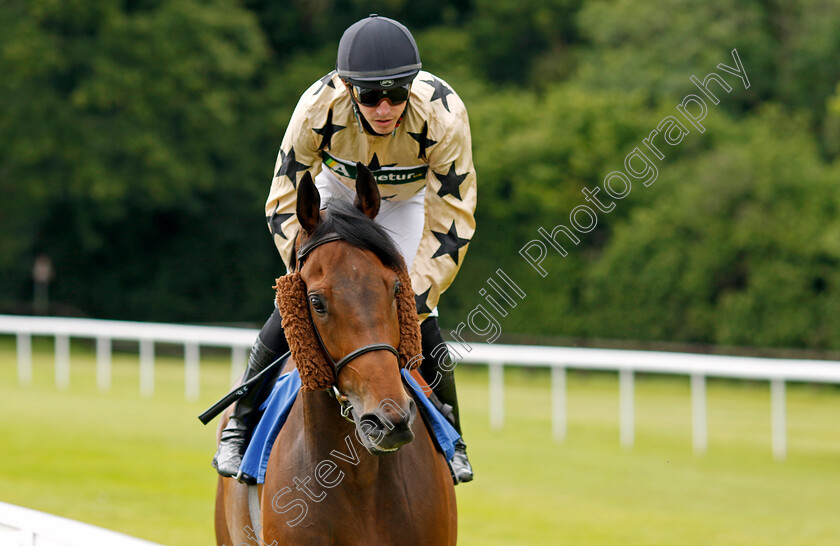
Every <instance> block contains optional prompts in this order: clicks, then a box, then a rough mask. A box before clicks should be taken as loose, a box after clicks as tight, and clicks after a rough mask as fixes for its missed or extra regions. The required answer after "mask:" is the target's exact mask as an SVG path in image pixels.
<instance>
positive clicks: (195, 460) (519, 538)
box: [0, 338, 840, 546]
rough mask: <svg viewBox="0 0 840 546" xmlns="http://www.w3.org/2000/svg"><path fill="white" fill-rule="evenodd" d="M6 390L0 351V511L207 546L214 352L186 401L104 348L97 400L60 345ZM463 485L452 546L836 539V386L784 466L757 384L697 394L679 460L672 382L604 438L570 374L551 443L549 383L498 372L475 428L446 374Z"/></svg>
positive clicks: (85, 373) (87, 352)
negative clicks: (67, 379) (499, 410)
mask: <svg viewBox="0 0 840 546" xmlns="http://www.w3.org/2000/svg"><path fill="white" fill-rule="evenodd" d="M33 360H34V378H33V382H32V384H30V385H27V386H20V385H18V381H17V375H16V364H15V362H16V361H15V353H14V342H13V340H11V339H10V338H0V438H2V442H1V443H0V450H1V451H0V500H2V501H4V502H10V503H13V504H19V505H22V506H27V507H30V508H34V509H37V510H43V511H46V512H50V513H54V514H58V515H62V516H65V517H70V518H73V519H78V520H82V521H86V522H89V523H93V524H95V525H100V526H103V527H107V528H110V529H114V530H117V531H120V532H124V533H128V534H132V535H136V536H139V537H142V538H146V539H149V540H153V541H156V542H160V543H162V544H167V545H189V546H193V545H196V544H214V543H215V542H214V539H213V530H212V529H213V526H212V511H213V508H212V507H213V495H214V491H215V474H214V472H213V470H212V468H210V465H209V461H210V458H211V457H212V454H213V451H214V445H213V437H214V434H213V431H214V429H213V428H212V427H202V426H201V425H200V423H199V422H198V420H197V419H196V417H195V416H196V415H197V414H198V413H200V412H201V411H202V410H203V409H205V408H206V407H207V406H208V405H209V404H210V403H212V402H213V401H215V399H216V398H217V397H218V396H220V395H221V394H222V393H223V392H225V391H226V389H227V386H228V381H229V375H230V373H229V366H230V360H229V357H228V356H225V355H217V356H207V355H204V356H203V357H202V369H201V396H200V398H199V400H198V401H196V402H187V401H185V399H184V380H183V375H184V374H183V361H182V360H181V358H180V357H179V356H177V355H173V356H158V358H157V360H156V368H155V389H156V390H155V394H154V396H153V397H152V398H143V397H141V396H140V394H139V386H138V383H139V372H138V359H137V356H136V354H131V353H119V352H116V353H114V357H113V378H112V387H111V390H110V391H109V392H107V393H101V392H99V391H98V390H97V389H96V386H95V384H96V379H95V359H94V356H93V354H92V351H91V348H90V347H89V346H88V345H87V344H83V343H74V344H73V353H72V364H71V385H70V387H69V388H68V389H67V390H64V391H59V390H57V389H56V387H55V385H54V379H53V377H54V376H53V368H52V367H53V357H52V344H51V342H49V341H47V340H36V343H35V347H34V354H33ZM456 374H457V377H458V385H459V389H460V397H461V408H462V415H463V416H462V420H463V422H464V428H465V431H466V438H467V440H468V442H469V448H470V458H471V460H472V461H473V463H474V466H475V468H476V472H477V479H476V481H474V482H473V483H470V484H465V485H461V486H458V487H457V488H456V491H457V494H458V504H459V539H460V540H459V542H460V543H461V544H467V545H469V544H481V545H485V544H488V545H489V544H551V543H564V544H595V545H598V544H661V545H674V544H680V545H689V544H703V545H705V544H743V545H755V544H767V545H771V544H779V545H790V544H803V545H804V544H807V545H816V544H837V543H838V542H840V518H838V517H837V514H838V513H840V492H838V486H840V427H838V425H837V423H838V422H840V390H838V389H837V388H835V387H827V386H810V385H792V386H789V389H788V393H787V408H788V414H787V421H788V458H787V460H785V461H783V462H779V461H774V460H773V458H772V455H771V449H770V397H769V389H768V386H767V385H766V384H765V383H760V382H759V383H756V382H734V381H711V382H710V383H709V385H708V387H707V391H708V403H707V404H708V422H709V442H708V443H709V448H708V452H707V453H706V454H705V455H703V456H696V455H694V454H693V453H692V449H691V426H690V425H691V415H690V411H691V408H690V395H689V384H688V379H687V378H676V377H641V378H639V379H638V380H637V381H636V408H635V412H636V442H635V447H634V448H633V449H623V448H621V447H620V446H619V440H618V384H617V379H616V376H615V375H614V374H606V373H582V372H578V373H571V374H570V375H569V378H568V416H569V425H568V439H567V440H566V441H565V442H563V443H556V442H554V441H552V440H551V421H550V407H551V406H550V402H551V400H550V384H549V375H548V373H547V372H545V371H542V370H512V369H510V368H508V369H507V370H506V373H505V387H506V391H505V393H506V396H505V425H504V428H503V429H502V430H493V429H491V428H490V426H489V419H488V390H487V373H486V370H484V369H482V368H480V367H466V366H462V367H460V368H459V369H458V371H457V372H456Z"/></svg>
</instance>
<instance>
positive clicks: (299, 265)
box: [293, 231, 400, 423]
mask: <svg viewBox="0 0 840 546" xmlns="http://www.w3.org/2000/svg"><path fill="white" fill-rule="evenodd" d="M342 240H344V239H342V237H341V235H339V234H338V233H336V232H334V231H332V232H328V233H325V234H323V235H321V236H319V237H317V238H314V239H309V240H307V241H306V242H305V243H304V244H302V245H300V248H299V249H298V250H297V253H296V254H295V256H296V258H297V260H296V261H295V263H294V264H293V266H294V267H295V269H296V270H297V271H298V272H300V271H301V270H302V269H303V262H304V261H305V260H306V257H307V256H308V255H309V253H310V252H312V251H313V250H314V249H316V248H317V247H319V246H321V245H323V244H326V243H332V242H335V241H342ZM309 321H310V323H311V324H312V329H313V330H314V331H315V337H316V338H317V339H318V345H320V347H321V352H323V353H324V356H325V357H326V358H327V360H328V361H329V363H330V364H332V367H333V371H334V377H335V379H334V381H333V384H332V389H331V390H330V391H329V392H330V394H331V395H332V396H334V397H335V399H336V400H337V401H338V403H339V405H340V406H341V415H342V417H344V418H345V419H347V420H348V421H350V422H351V423H352V422H354V421H353V418H352V416H351V415H350V412H351V410H352V409H353V406H352V405H351V404H350V400H349V399H348V398H347V396H345V395H343V394H341V391H339V390H338V374H339V372H340V371H341V368H343V367H344V366H346V365H347V364H349V363H350V362H351V361H352V360H354V359H356V358H358V357H360V356H362V355H363V354H367V353H370V352H373V351H389V352H391V353H393V354H394V355H396V357H397V363H398V364H399V362H400V353H399V351H398V350H397V349H396V348H394V347H393V346H392V345H390V344H388V343H371V344H370V345H364V346H362V347H359V348H358V349H355V350H353V351H350V352H349V353H347V354H346V355H344V356H343V357H341V358H340V359H339V360H338V362H336V361H335V360H333V357H332V356H331V355H330V352H329V351H328V350H327V346H326V345H325V344H324V340H323V339H322V338H321V333H320V332H319V331H318V326H316V325H315V321H314V320H312V312H311V311H310V314H309Z"/></svg>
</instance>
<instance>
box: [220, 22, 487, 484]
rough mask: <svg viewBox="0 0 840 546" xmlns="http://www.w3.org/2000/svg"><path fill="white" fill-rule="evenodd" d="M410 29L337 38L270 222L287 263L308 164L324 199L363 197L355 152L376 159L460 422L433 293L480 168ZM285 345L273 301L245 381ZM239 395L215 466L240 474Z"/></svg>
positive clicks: (453, 249)
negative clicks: (423, 63) (357, 191)
mask: <svg viewBox="0 0 840 546" xmlns="http://www.w3.org/2000/svg"><path fill="white" fill-rule="evenodd" d="M420 68H421V63H420V54H419V52H418V50H417V45H416V44H415V42H414V38H413V37H412V35H411V33H410V32H409V31H408V29H407V28H406V27H404V26H403V25H402V24H400V23H398V22H397V21H394V20H392V19H388V18H386V17H380V16H378V15H371V16H369V17H367V18H365V19H362V20H361V21H358V22H357V23H355V24H353V25H352V26H350V27H349V28H348V29H347V30H346V31H345V32H344V35H343V36H342V37H341V41H340V42H339V45H338V59H337V63H336V70H334V71H333V72H330V73H329V74H327V75H326V76H324V77H323V78H321V79H320V80H319V81H317V82H315V83H314V84H313V85H312V86H311V87H310V88H309V89H307V90H306V91H305V92H304V93H303V95H302V96H301V98H300V101H299V102H298V104H297V107H296V108H295V111H294V113H293V114H292V119H291V121H290V123H289V126H288V128H287V130H286V135H285V137H284V138H283V142H282V144H281V147H280V153H279V155H278V158H277V163H276V166H275V169H274V179H273V180H272V183H271V191H270V193H269V196H268V201H267V202H266V209H265V210H266V221H267V223H268V228H269V230H270V232H271V235H272V238H273V240H274V243H275V245H276V246H277V249H278V251H279V252H280V256H281V257H282V258H283V260H284V262H285V264H286V267H287V269H288V268H289V263H290V259H291V254H292V250H293V246H294V239H295V234H296V233H297V231H298V228H299V225H298V221H297V217H296V215H295V203H296V191H297V190H296V189H297V183H298V181H299V180H300V179H301V176H302V175H303V174H304V173H305V172H307V171H310V172H311V173H312V175H313V176H314V180H315V185H316V186H317V188H318V190H319V192H320V194H321V202H322V203H324V202H326V201H327V200H328V199H348V200H353V198H354V197H355V176H356V162H359V161H360V162H362V163H364V164H366V165H368V167H369V168H370V170H371V171H372V172H373V175H374V177H375V178H376V180H377V183H378V185H379V192H380V194H381V196H382V203H381V207H380V211H379V214H378V215H377V216H376V219H375V221H376V222H377V223H379V224H380V225H382V226H383V227H385V228H386V229H387V230H388V231H389V233H390V234H391V235H392V238H393V239H394V242H395V243H396V244H397V247H398V248H399V250H400V252H401V253H402V256H403V258H404V260H405V262H406V265H407V266H408V268H409V273H410V276H411V282H412V285H413V287H414V291H415V301H416V303H417V313H418V315H419V317H420V320H421V325H420V330H421V333H422V348H423V362H422V364H421V366H420V372H421V375H422V376H423V378H424V379H425V380H426V381H427V382H428V383H429V385H430V386H431V387H432V390H433V392H434V394H435V395H436V396H437V398H438V400H440V402H442V403H443V404H446V405H449V406H451V408H452V414H453V415H452V416H453V420H454V426H455V428H456V430H457V431H458V433H459V434H460V433H461V424H460V420H459V413H458V397H457V394H456V390H455V380H454V375H453V373H452V367H453V366H452V362H451V360H450V355H449V353H448V351H447V350H445V347H446V346H445V345H443V337H442V336H441V332H440V326H439V325H438V320H437V307H436V306H437V302H438V300H439V298H440V296H441V294H443V292H444V291H445V290H446V289H447V288H448V287H449V285H450V284H452V281H453V280H454V279H455V275H456V274H457V273H458V270H459V268H460V267H461V264H462V263H463V260H464V255H465V254H466V251H467V246H468V243H469V241H470V239H471V238H472V236H473V233H474V231H475V218H474V212H475V205H476V177H475V169H474V167H473V162H472V145H471V139H470V128H469V122H468V119H467V112H466V109H465V108H464V104H463V103H462V102H461V99H460V98H458V95H456V94H455V92H454V91H453V90H452V88H451V87H449V85H448V84H447V83H446V82H444V81H443V80H441V79H440V78H437V77H435V76H433V75H432V74H430V73H428V72H424V71H421V70H420ZM287 350H288V345H287V343H286V340H285V336H284V334H283V329H282V327H281V318H280V315H279V313H278V311H277V309H276V308H275V309H274V312H273V313H272V315H271V316H270V317H269V319H268V321H267V322H266V323H265V325H264V326H263V328H262V330H261V331H260V334H259V336H258V338H257V340H256V342H255V344H254V346H253V348H252V349H251V354H250V358H249V361H248V369H247V371H246V373H245V377H244V379H243V382H244V381H247V380H248V379H249V378H251V377H253V376H255V375H256V374H258V373H259V372H260V371H261V370H263V369H264V368H265V367H266V366H267V365H268V364H270V363H271V362H272V361H273V360H274V359H275V358H276V357H277V355H279V354H283V353H285V352H286V351H287ZM259 390H260V389H253V390H252V391H251V393H249V394H248V395H246V396H245V397H244V398H242V399H240V401H239V402H238V403H237V404H236V406H235V408H234V410H233V414H232V415H231V418H230V422H229V423H228V426H227V427H226V428H225V429H224V431H222V437H221V443H220V445H219V451H218V452H217V453H216V457H215V458H214V459H213V466H214V467H215V468H216V469H217V470H218V472H219V474H221V475H222V476H235V477H237V479H239V480H240V481H244V482H246V483H248V482H251V483H253V478H252V477H251V476H247V475H245V476H243V475H242V474H241V473H240V472H239V465H240V463H241V460H242V456H243V454H244V452H245V448H246V446H247V442H248V437H249V435H250V430H251V428H252V427H253V426H254V425H255V423H253V422H252V413H255V412H253V409H254V408H255V407H257V406H258V401H257V400H256V399H257V398H258V395H257V392H258V391H259ZM451 465H452V472H453V479H454V480H455V482H456V483H459V482H467V481H470V480H472V478H473V471H472V467H471V466H470V463H469V460H468V459H467V452H466V445H465V444H464V443H463V441H460V442H459V443H458V444H457V445H456V447H455V457H454V459H453V461H452V463H451Z"/></svg>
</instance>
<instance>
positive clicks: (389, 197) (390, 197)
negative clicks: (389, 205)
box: [380, 193, 397, 202]
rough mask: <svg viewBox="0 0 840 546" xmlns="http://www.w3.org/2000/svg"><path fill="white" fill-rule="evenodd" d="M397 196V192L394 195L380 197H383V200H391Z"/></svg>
mask: <svg viewBox="0 0 840 546" xmlns="http://www.w3.org/2000/svg"><path fill="white" fill-rule="evenodd" d="M396 196H397V194H396V193H395V194H394V195H383V196H382V197H381V198H380V199H382V200H383V201H389V202H390V201H391V199H393V198H394V197H396Z"/></svg>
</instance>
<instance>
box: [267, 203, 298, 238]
mask: <svg viewBox="0 0 840 546" xmlns="http://www.w3.org/2000/svg"><path fill="white" fill-rule="evenodd" d="M292 216H294V214H288V213H284V214H277V209H274V213H273V214H272V215H271V216H266V217H265V221H266V222H268V226H269V227H270V228H271V233H273V234H275V235H279V236H280V237H282V238H284V239H288V237H286V234H285V233H283V222H285V221H286V220H288V219H289V218H291V217H292Z"/></svg>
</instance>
